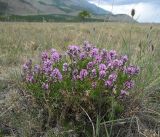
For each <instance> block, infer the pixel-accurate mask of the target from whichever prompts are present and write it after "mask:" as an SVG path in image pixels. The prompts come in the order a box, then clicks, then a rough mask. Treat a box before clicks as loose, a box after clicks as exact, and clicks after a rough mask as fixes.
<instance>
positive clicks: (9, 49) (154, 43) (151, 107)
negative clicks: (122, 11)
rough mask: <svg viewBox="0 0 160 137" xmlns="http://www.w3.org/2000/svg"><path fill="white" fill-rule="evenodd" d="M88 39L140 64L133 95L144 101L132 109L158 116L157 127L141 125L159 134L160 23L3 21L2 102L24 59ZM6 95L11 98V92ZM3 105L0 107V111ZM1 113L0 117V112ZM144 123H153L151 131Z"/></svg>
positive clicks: (0, 44)
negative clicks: (125, 55)
mask: <svg viewBox="0 0 160 137" xmlns="http://www.w3.org/2000/svg"><path fill="white" fill-rule="evenodd" d="M85 40H87V41H90V42H92V43H93V44H95V45H97V46H98V47H102V48H107V49H115V50H117V51H118V52H119V53H123V54H127V55H128V56H129V58H130V59H131V63H133V64H136V65H139V66H140V67H141V74H140V76H139V78H138V80H137V87H136V88H135V90H134V91H133V96H134V97H135V100H138V101H139V102H140V106H141V107H142V109H141V110H139V112H138V114H137V113H134V114H132V115H138V117H142V122H143V123H145V124H146V119H150V120H151V121H152V120H153V121H154V122H155V121H156V124H155V123H154V124H155V125H156V127H153V125H151V126H150V125H147V124H146V125H144V124H143V126H144V127H143V126H141V127H143V128H142V131H143V134H144V136H148V134H149V133H151V132H154V134H155V135H157V136H158V134H160V133H159V132H158V130H159V129H158V124H157V123H158V122H160V102H159V99H160V88H159V86H160V61H159V57H160V25H153V24H148V25H147V24H125V23H124V24H121V23H84V24H81V23H0V91H2V92H1V93H0V99H1V100H0V105H1V106H4V104H5V103H4V102H3V101H2V99H4V98H3V97H2V95H3V94H4V91H5V92H9V93H10V92H11V91H8V89H9V88H10V89H12V87H11V86H13V85H14V84H16V83H17V82H18V80H19V79H20V69H21V65H22V64H23V63H24V62H25V61H26V59H29V58H33V57H34V59H35V61H36V58H38V56H39V54H40V52H41V51H43V50H47V49H50V48H56V49H57V50H59V51H62V52H63V50H64V49H66V48H67V46H68V45H70V44H81V43H82V42H83V41H85ZM14 93H15V92H14ZM7 98H10V99H11V98H12V97H11V96H9V97H7ZM135 100H134V101H133V102H135ZM14 101H15V100H14ZM14 101H13V100H12V99H11V100H10V104H8V101H7V103H6V104H7V105H6V104H5V105H6V106H7V107H6V106H5V107H6V110H7V109H8V108H9V109H10V107H11V106H12V105H11V104H13V102H14ZM2 102H3V103H2ZM1 106H0V107H1ZM0 110H1V109H0ZM4 111H5V110H1V112H0V113H3V112H4ZM8 111H10V110H8ZM129 111H131V110H129ZM6 113H7V112H6ZM6 116H7V114H6ZM27 117H28V119H30V118H29V117H30V115H27V116H26V119H27ZM145 117H146V118H145ZM150 117H151V118H150ZM3 118H4V117H3ZM143 118H144V119H143ZM1 119H2V117H0V120H1ZM150 120H148V121H150ZM148 121H147V122H148ZM153 121H152V122H153ZM30 122H31V121H30ZM141 125H142V123H141ZM145 128H149V129H150V130H151V131H150V130H146V129H145ZM154 129H155V131H154ZM140 130H141V129H140ZM145 134H146V135H145ZM148 137H149V136H148ZM155 137H156V136H155Z"/></svg>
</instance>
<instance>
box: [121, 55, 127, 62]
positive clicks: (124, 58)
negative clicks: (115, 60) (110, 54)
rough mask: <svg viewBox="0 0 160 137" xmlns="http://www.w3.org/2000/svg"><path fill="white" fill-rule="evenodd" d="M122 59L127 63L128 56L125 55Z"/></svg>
mask: <svg viewBox="0 0 160 137" xmlns="http://www.w3.org/2000/svg"><path fill="white" fill-rule="evenodd" d="M121 61H122V62H123V64H124V63H126V62H127V61H128V56H127V55H124V56H122V57H121Z"/></svg>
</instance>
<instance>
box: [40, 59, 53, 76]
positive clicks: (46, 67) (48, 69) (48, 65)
mask: <svg viewBox="0 0 160 137" xmlns="http://www.w3.org/2000/svg"><path fill="white" fill-rule="evenodd" d="M42 69H43V71H44V73H46V74H48V73H50V72H51V70H52V62H51V60H49V59H47V60H45V61H44V62H43V66H42Z"/></svg>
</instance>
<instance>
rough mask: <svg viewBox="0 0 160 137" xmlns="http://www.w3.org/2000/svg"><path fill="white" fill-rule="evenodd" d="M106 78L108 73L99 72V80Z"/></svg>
mask: <svg viewBox="0 0 160 137" xmlns="http://www.w3.org/2000/svg"><path fill="white" fill-rule="evenodd" d="M105 76H106V72H105V71H104V70H101V71H99V78H100V79H102V78H104V77H105Z"/></svg>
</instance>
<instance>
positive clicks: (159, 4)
mask: <svg viewBox="0 0 160 137" xmlns="http://www.w3.org/2000/svg"><path fill="white" fill-rule="evenodd" d="M89 2H91V3H93V4H95V5H97V6H99V7H101V8H103V9H106V10H108V11H111V12H112V13H113V14H128V15H130V13H131V10H132V9H133V8H134V9H135V10H136V14H135V17H134V18H135V19H136V20H137V21H139V22H149V23H160V0H89ZM112 5H113V6H112Z"/></svg>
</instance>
